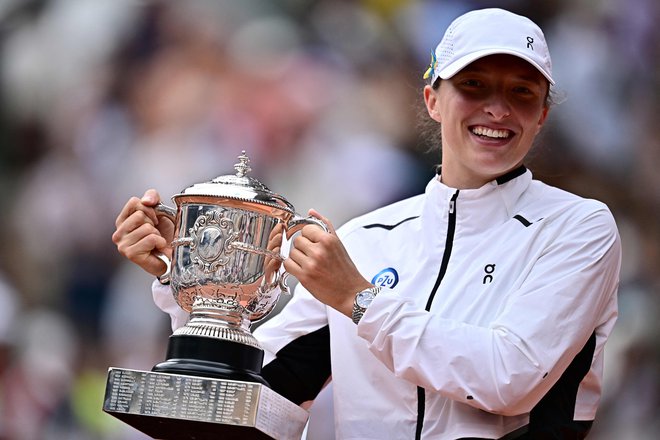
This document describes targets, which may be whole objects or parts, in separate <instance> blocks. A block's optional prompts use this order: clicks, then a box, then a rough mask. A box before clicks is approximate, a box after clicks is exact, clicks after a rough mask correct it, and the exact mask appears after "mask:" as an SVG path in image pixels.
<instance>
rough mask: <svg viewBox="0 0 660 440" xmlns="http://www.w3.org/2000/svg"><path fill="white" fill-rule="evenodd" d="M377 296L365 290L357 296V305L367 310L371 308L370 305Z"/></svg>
mask: <svg viewBox="0 0 660 440" xmlns="http://www.w3.org/2000/svg"><path fill="white" fill-rule="evenodd" d="M375 297H376V295H374V293H373V292H372V291H370V290H365V291H364V292H360V293H358V294H357V296H356V297H355V303H356V304H357V305H358V306H359V307H362V308H363V309H366V308H367V307H369V304H371V302H372V301H373V300H374V298H375Z"/></svg>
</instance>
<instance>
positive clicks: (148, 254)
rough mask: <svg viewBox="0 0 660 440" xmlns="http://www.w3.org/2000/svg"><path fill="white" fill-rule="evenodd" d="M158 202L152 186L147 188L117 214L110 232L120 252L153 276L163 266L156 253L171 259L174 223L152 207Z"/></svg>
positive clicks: (163, 269)
mask: <svg viewBox="0 0 660 440" xmlns="http://www.w3.org/2000/svg"><path fill="white" fill-rule="evenodd" d="M159 202H160V196H159V194H158V192H157V191H156V190H154V189H149V190H147V191H146V192H145V193H144V195H143V196H142V198H137V197H131V198H130V199H129V200H128V202H126V205H124V207H123V209H122V210H121V212H120V213H119V216H118V217H117V220H116V221H115V226H116V228H117V229H116V230H115V232H114V233H113V234H112V241H113V242H114V243H115V244H116V245H117V250H118V251H119V253H120V254H121V255H123V256H124V257H126V258H128V259H129V260H130V261H132V262H133V263H135V264H137V265H138V266H140V267H141V268H142V269H144V270H145V271H147V272H148V273H150V274H152V275H155V276H158V275H162V274H163V273H165V271H166V269H167V268H166V265H165V263H164V262H163V261H162V260H161V259H160V258H158V257H157V256H156V253H157V252H160V253H162V254H165V255H166V256H167V257H168V258H170V259H171V257H172V247H171V245H170V243H172V240H173V239H174V224H173V223H172V221H171V220H170V219H169V218H168V217H167V216H165V215H163V214H160V213H158V212H157V211H156V209H155V207H156V205H158V203H159Z"/></svg>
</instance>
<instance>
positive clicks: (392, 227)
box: [362, 215, 419, 231]
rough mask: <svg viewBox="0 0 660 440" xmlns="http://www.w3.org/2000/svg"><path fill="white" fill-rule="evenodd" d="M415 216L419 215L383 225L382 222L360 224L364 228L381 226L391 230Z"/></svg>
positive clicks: (413, 218)
mask: <svg viewBox="0 0 660 440" xmlns="http://www.w3.org/2000/svg"><path fill="white" fill-rule="evenodd" d="M417 217H419V216H417V215H416V216H414V217H408V218H407V219H404V220H401V221H400V222H399V223H395V224H393V225H384V224H381V223H373V224H371V225H365V226H362V227H363V228H364V229H372V228H383V229H387V230H388V231H391V230H392V229H394V228H396V227H397V226H399V225H401V224H403V223H405V222H407V221H410V220H415V219H416V218H417Z"/></svg>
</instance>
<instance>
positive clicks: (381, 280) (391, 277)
mask: <svg viewBox="0 0 660 440" xmlns="http://www.w3.org/2000/svg"><path fill="white" fill-rule="evenodd" d="M398 282H399V274H398V273H397V272H396V269H394V268H393V267H388V268H387V269H383V270H381V271H380V272H378V273H377V274H376V276H374V277H373V278H372V280H371V284H373V285H375V286H382V287H389V288H390V289H391V288H392V287H394V286H396V285H397V284H398Z"/></svg>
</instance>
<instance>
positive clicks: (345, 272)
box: [284, 209, 372, 317]
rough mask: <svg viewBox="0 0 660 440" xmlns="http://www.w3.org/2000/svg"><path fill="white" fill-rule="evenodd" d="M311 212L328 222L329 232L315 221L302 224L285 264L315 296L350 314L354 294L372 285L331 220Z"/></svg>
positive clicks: (311, 213) (310, 212) (289, 271)
mask: <svg viewBox="0 0 660 440" xmlns="http://www.w3.org/2000/svg"><path fill="white" fill-rule="evenodd" d="M309 215H311V216H313V217H315V218H317V219H319V220H321V221H322V222H323V223H325V224H326V225H327V227H328V232H325V231H324V230H323V229H321V228H320V227H318V226H314V225H307V226H305V227H303V228H302V232H301V234H300V235H298V236H297V237H295V238H294V239H293V247H292V248H291V251H290V252H289V258H287V259H286V260H285V261H284V268H285V269H286V271H287V272H288V273H289V274H291V275H293V276H294V277H296V278H297V279H298V281H300V283H301V284H302V285H303V286H304V287H305V288H306V289H307V290H308V291H309V292H310V293H311V294H312V295H314V297H316V299H318V300H319V301H321V302H322V303H324V304H327V305H329V306H330V307H332V308H334V309H336V310H338V311H340V312H341V313H343V314H344V315H346V316H348V317H350V316H351V312H352V310H353V300H354V298H355V294H356V293H357V292H359V291H361V290H364V289H367V288H369V287H371V286H372V285H371V284H370V283H369V282H368V281H367V280H366V279H365V278H364V277H363V276H362V275H361V274H360V272H359V271H358V270H357V268H356V267H355V264H354V263H353V260H351V257H350V256H349V255H348V252H346V249H345V248H344V245H343V244H342V242H341V240H339V237H337V234H336V233H335V228H334V226H333V225H332V223H331V222H330V220H328V219H327V218H325V217H323V216H322V215H321V214H319V213H318V212H317V211H315V210H313V209H310V211H309Z"/></svg>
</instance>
